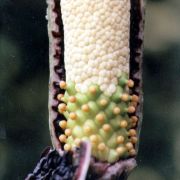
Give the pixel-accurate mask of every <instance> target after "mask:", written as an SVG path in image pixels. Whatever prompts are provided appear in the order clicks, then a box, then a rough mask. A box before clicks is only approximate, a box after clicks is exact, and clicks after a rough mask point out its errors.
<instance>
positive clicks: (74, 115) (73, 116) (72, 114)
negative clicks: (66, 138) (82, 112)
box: [69, 112, 77, 120]
mask: <svg viewBox="0 0 180 180" xmlns="http://www.w3.org/2000/svg"><path fill="white" fill-rule="evenodd" d="M69 118H70V119H72V120H75V119H76V118H77V115H76V113H74V112H71V113H70V114H69Z"/></svg>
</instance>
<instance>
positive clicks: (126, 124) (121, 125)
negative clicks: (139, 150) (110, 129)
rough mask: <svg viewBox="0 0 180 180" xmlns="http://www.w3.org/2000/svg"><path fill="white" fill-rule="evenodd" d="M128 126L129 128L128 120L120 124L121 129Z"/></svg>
mask: <svg viewBox="0 0 180 180" xmlns="http://www.w3.org/2000/svg"><path fill="white" fill-rule="evenodd" d="M127 126H128V123H127V121H126V120H123V121H121V122H120V127H121V128H126V127H127Z"/></svg>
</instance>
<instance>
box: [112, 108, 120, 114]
mask: <svg viewBox="0 0 180 180" xmlns="http://www.w3.org/2000/svg"><path fill="white" fill-rule="evenodd" d="M120 112H121V109H120V108H119V107H115V108H114V109H113V113H114V114H116V115H118V114H119V113H120Z"/></svg>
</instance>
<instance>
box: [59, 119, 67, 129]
mask: <svg viewBox="0 0 180 180" xmlns="http://www.w3.org/2000/svg"><path fill="white" fill-rule="evenodd" d="M59 126H60V127H61V128H62V129H65V128H66V126H67V121H66V120H62V121H60V122H59Z"/></svg>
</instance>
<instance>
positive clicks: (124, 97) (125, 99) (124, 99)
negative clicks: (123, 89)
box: [121, 94, 129, 102]
mask: <svg viewBox="0 0 180 180" xmlns="http://www.w3.org/2000/svg"><path fill="white" fill-rule="evenodd" d="M121 100H122V101H125V102H126V101H128V100H129V95H128V94H122V96H121Z"/></svg>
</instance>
